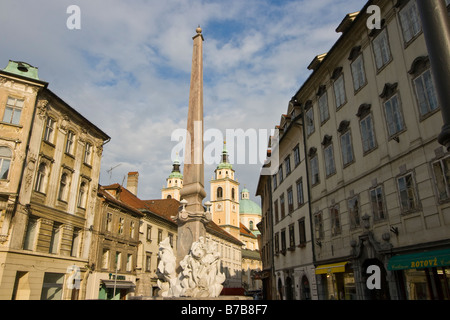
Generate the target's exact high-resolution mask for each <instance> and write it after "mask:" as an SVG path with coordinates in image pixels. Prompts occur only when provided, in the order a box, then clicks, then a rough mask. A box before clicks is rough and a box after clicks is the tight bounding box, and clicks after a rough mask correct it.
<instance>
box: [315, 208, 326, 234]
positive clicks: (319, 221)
mask: <svg viewBox="0 0 450 320" xmlns="http://www.w3.org/2000/svg"><path fill="white" fill-rule="evenodd" d="M314 231H315V234H316V237H315V238H316V239H318V240H320V239H323V236H324V233H323V217H322V211H320V212H317V213H315V214H314Z"/></svg>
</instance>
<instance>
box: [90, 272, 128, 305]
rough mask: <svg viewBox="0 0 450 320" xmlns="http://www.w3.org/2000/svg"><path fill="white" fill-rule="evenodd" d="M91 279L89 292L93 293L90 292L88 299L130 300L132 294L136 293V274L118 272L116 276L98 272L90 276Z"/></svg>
mask: <svg viewBox="0 0 450 320" xmlns="http://www.w3.org/2000/svg"><path fill="white" fill-rule="evenodd" d="M90 281H91V282H90V283H91V284H90V285H89V286H88V292H92V293H89V294H88V296H87V297H88V299H100V300H128V299H129V298H130V296H132V295H134V293H135V289H136V277H135V276H134V275H120V274H118V275H117V276H116V275H115V274H111V273H109V274H108V273H96V274H93V275H92V276H91V277H90ZM94 288H97V289H94ZM94 290H96V292H97V293H95V292H94Z"/></svg>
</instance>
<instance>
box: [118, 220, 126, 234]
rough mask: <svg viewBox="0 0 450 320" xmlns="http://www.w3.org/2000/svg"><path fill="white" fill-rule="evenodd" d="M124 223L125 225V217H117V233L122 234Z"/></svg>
mask: <svg viewBox="0 0 450 320" xmlns="http://www.w3.org/2000/svg"><path fill="white" fill-rule="evenodd" d="M124 225H125V219H124V218H119V225H118V228H117V233H118V234H121V235H122V234H123V227H124Z"/></svg>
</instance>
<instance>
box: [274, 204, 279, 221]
mask: <svg viewBox="0 0 450 320" xmlns="http://www.w3.org/2000/svg"><path fill="white" fill-rule="evenodd" d="M273 206H274V207H275V222H278V221H280V216H279V215H278V200H275V202H274V203H273Z"/></svg>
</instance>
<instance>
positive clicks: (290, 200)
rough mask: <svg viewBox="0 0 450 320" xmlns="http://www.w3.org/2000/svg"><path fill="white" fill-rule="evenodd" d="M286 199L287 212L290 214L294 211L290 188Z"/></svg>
mask: <svg viewBox="0 0 450 320" xmlns="http://www.w3.org/2000/svg"><path fill="white" fill-rule="evenodd" d="M287 199H288V211H289V213H292V212H293V211H294V193H293V192H292V187H289V189H288V190H287Z"/></svg>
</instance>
